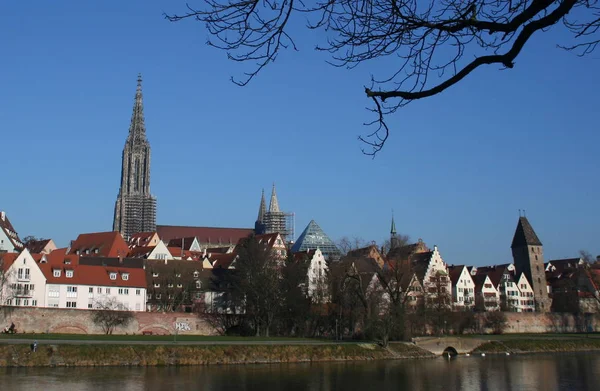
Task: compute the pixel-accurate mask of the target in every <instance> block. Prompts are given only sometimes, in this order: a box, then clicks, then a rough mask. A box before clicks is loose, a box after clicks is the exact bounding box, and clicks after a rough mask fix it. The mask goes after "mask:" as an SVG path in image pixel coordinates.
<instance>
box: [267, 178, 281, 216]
mask: <svg viewBox="0 0 600 391" xmlns="http://www.w3.org/2000/svg"><path fill="white" fill-rule="evenodd" d="M269 212H271V213H274V212H275V213H278V212H279V201H277V192H275V182H273V190H272V191H271V203H270V204H269Z"/></svg>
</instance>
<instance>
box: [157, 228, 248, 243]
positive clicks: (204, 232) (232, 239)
mask: <svg viewBox="0 0 600 391" xmlns="http://www.w3.org/2000/svg"><path fill="white" fill-rule="evenodd" d="M156 231H157V232H158V236H160V238H161V239H162V240H163V241H164V242H165V243H168V242H169V241H171V240H173V239H179V240H181V238H189V237H196V238H197V239H198V242H199V243H200V244H207V243H208V244H210V245H211V246H213V247H216V245H230V244H233V245H235V244H236V243H237V242H238V241H239V240H240V239H241V238H245V237H247V236H248V235H250V234H252V233H253V232H254V230H253V229H252V228H224V227H186V226H181V225H157V226H156Z"/></svg>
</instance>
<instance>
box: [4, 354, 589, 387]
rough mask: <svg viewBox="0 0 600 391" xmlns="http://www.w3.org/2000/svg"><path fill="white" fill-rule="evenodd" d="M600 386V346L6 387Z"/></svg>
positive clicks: (30, 371) (100, 375) (24, 376)
mask: <svg viewBox="0 0 600 391" xmlns="http://www.w3.org/2000/svg"><path fill="white" fill-rule="evenodd" d="M116 389H118V390H127V391H129V390H132V391H135V390H207V391H208V390H209V391H225V390H260V391H272V390H285V391H329V390H344V391H349V390H361V391H362V390H364V391H371V390H373V391H380V390H411V391H412V390H414V391H432V390H465V391H466V390H468V391H471V390H485V391H501V390H515V391H516V390H519V391H520V390H543V391H551V390H569V391H571V390H572V391H584V390H585V391H587V390H590V391H591V390H593V391H598V390H600V353H577V354H552V355H549V354H548V355H524V356H488V357H459V358H456V359H453V360H451V361H447V360H444V359H442V358H437V359H426V360H404V361H380V362H367V363H365V362H354V363H318V364H274V365H232V366H210V367H181V368H169V367H167V368H5V369H0V391H7V390H10V391H13V390H27V391H29V390H35V391H45V390H47V391H54V390H60V391H70V390H78V391H79V390H81V391H88V390H90V391H91V390H102V391H107V390H116Z"/></svg>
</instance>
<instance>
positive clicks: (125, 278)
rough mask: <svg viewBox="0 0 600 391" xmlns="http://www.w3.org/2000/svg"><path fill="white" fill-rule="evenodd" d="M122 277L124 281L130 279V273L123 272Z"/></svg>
mask: <svg viewBox="0 0 600 391" xmlns="http://www.w3.org/2000/svg"><path fill="white" fill-rule="evenodd" d="M121 278H122V279H123V281H127V280H129V273H123V274H121Z"/></svg>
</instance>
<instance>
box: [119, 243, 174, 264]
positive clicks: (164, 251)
mask: <svg viewBox="0 0 600 391" xmlns="http://www.w3.org/2000/svg"><path fill="white" fill-rule="evenodd" d="M127 257H128V258H142V259H162V260H164V259H166V260H171V259H173V256H172V255H171V252H170V251H169V249H168V248H167V246H165V244H164V243H163V242H161V241H160V240H159V241H158V242H157V244H156V246H147V247H133V248H132V249H131V250H129V253H128V254H127Z"/></svg>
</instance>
